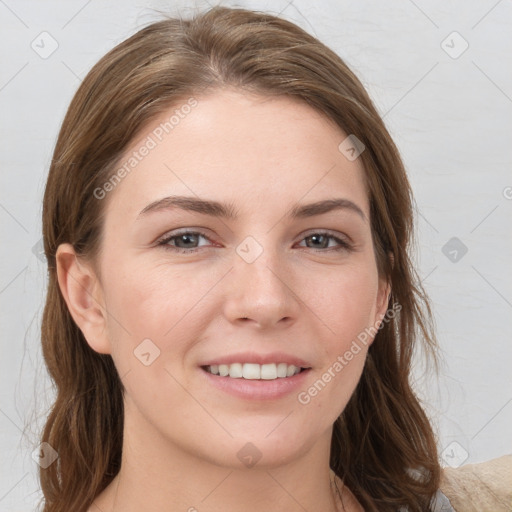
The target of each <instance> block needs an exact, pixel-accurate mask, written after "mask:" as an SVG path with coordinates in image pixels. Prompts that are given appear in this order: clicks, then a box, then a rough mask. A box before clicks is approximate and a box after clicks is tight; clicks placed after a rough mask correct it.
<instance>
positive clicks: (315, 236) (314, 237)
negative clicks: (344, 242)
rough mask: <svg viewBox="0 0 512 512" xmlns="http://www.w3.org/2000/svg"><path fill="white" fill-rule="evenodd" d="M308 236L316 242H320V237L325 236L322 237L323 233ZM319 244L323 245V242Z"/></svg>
mask: <svg viewBox="0 0 512 512" xmlns="http://www.w3.org/2000/svg"><path fill="white" fill-rule="evenodd" d="M310 238H311V239H312V240H314V241H316V242H318V241H320V242H321V239H322V238H325V237H324V235H311V237H310ZM321 245H322V246H323V245H325V244H322V243H321Z"/></svg>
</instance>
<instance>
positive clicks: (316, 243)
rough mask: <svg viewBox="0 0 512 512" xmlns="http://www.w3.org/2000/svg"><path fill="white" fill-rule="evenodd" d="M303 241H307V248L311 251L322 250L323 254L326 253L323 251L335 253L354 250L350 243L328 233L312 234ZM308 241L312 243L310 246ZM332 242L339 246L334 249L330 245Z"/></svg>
mask: <svg viewBox="0 0 512 512" xmlns="http://www.w3.org/2000/svg"><path fill="white" fill-rule="evenodd" d="M302 240H304V241H306V247H308V248H311V249H320V250H321V251H322V252H325V251H323V249H329V250H334V251H340V250H351V249H352V246H351V244H350V243H349V242H348V241H346V240H342V239H341V238H339V237H337V236H334V235H333V234H331V233H329V232H328V231H319V232H317V233H311V234H310V235H308V236H306V237H305V238H303V239H302ZM308 241H309V243H310V244H309V245H308ZM331 242H334V244H335V245H336V244H337V245H338V246H337V247H336V246H334V247H333V246H332V245H330V243H331ZM311 244H312V245H311ZM302 247H304V246H302Z"/></svg>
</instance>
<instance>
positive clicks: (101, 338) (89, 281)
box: [56, 244, 111, 354]
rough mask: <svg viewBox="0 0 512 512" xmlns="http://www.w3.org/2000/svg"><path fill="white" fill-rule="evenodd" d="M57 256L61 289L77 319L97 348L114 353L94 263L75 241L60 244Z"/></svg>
mask: <svg viewBox="0 0 512 512" xmlns="http://www.w3.org/2000/svg"><path fill="white" fill-rule="evenodd" d="M56 260H57V278H58V281H59V287H60V291H61V293H62V295H63V297H64V300H65V301H66V304H67V307H68V309H69V312H70V314H71V316H72V317H73V320H74V321H75V323H76V324H77V326H78V328H79V329H80V330H81V331H82V333H83V335H84V337H85V339H86V340H87V343H88V344H89V346H90V347H91V348H92V349H93V350H95V351H96V352H99V353H100V354H110V353H111V347H110V342H109V339H108V336H107V332H108V331H107V312H106V309H105V304H104V299H103V291H102V288H101V283H100V281H99V279H98V277H97V276H96V273H95V272H94V270H93V268H92V266H91V265H89V264H87V263H86V262H84V261H80V259H79V257H78V256H77V254H76V252H75V250H74V248H73V246H72V245H71V244H61V245H59V247H58V249H57V255H56Z"/></svg>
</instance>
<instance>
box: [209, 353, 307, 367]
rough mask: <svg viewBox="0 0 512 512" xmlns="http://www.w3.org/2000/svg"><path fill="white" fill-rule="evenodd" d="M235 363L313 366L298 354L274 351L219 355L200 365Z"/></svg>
mask: <svg viewBox="0 0 512 512" xmlns="http://www.w3.org/2000/svg"><path fill="white" fill-rule="evenodd" d="M233 363H242V364H243V363H254V364H260V365H261V364H270V363H286V364H288V365H294V366H297V367H299V368H311V365H310V364H309V363H308V362H307V361H305V360H304V359H300V358H299V357H297V356H294V355H291V354H286V353H284V352H272V353H270V354H258V353H256V352H238V353H236V354H228V355H225V356H217V357H215V358H213V359H209V360H208V361H205V362H203V363H201V364H200V366H211V365H214V364H217V365H218V364H233Z"/></svg>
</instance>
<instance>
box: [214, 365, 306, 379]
mask: <svg viewBox="0 0 512 512" xmlns="http://www.w3.org/2000/svg"><path fill="white" fill-rule="evenodd" d="M205 369H206V371H208V372H209V373H212V374H213V375H220V376H221V377H231V378H232V379H240V378H243V379H248V380H275V379H283V378H286V377H292V376H293V375H297V373H299V372H300V370H301V369H300V368H299V367H298V366H294V365H293V364H286V363H278V364H275V363H270V364H256V363H243V364H242V363H233V364H218V365H217V364H212V365H211V366H206V367H205Z"/></svg>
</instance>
